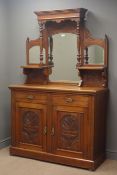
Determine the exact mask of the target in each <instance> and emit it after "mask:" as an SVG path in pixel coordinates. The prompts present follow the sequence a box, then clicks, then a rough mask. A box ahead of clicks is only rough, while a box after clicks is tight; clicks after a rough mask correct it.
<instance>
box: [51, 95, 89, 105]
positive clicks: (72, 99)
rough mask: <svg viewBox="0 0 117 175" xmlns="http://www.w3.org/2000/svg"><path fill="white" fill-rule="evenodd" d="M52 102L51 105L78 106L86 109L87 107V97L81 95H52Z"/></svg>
mask: <svg viewBox="0 0 117 175" xmlns="http://www.w3.org/2000/svg"><path fill="white" fill-rule="evenodd" d="M52 100H53V105H67V106H80V107H88V105H89V97H88V96H83V95H73V94H66V95H65V94H61V95H53V97H52Z"/></svg>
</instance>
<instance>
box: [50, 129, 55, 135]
mask: <svg viewBox="0 0 117 175" xmlns="http://www.w3.org/2000/svg"><path fill="white" fill-rule="evenodd" d="M54 134H55V129H54V127H53V128H52V130H51V136H54Z"/></svg>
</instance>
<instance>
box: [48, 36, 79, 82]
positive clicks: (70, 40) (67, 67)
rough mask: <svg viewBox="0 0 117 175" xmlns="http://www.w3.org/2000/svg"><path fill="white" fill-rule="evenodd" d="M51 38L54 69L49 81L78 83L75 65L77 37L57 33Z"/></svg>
mask: <svg viewBox="0 0 117 175" xmlns="http://www.w3.org/2000/svg"><path fill="white" fill-rule="evenodd" d="M52 38H53V62H54V67H53V70H52V75H51V76H50V80H51V81H78V80H79V77H78V71H77V69H76V64H77V35H76V34H72V33H59V34H55V35H53V36H52Z"/></svg>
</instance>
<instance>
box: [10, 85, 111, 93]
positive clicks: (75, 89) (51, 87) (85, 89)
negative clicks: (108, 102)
mask: <svg viewBox="0 0 117 175" xmlns="http://www.w3.org/2000/svg"><path fill="white" fill-rule="evenodd" d="M9 88H10V89H17V90H18V89H19V90H27V89H28V90H40V91H60V92H62V91H63V92H77V93H84V94H85V93H86V94H97V93H102V92H106V91H108V89H107V88H100V87H90V88H89V87H79V86H78V85H77V84H61V83H49V84H46V85H30V84H29V85H28V84H15V85H11V86H9Z"/></svg>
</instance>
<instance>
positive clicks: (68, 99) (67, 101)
mask: <svg viewBox="0 0 117 175" xmlns="http://www.w3.org/2000/svg"><path fill="white" fill-rule="evenodd" d="M65 101H66V103H72V102H73V99H72V98H66V100H65Z"/></svg>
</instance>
